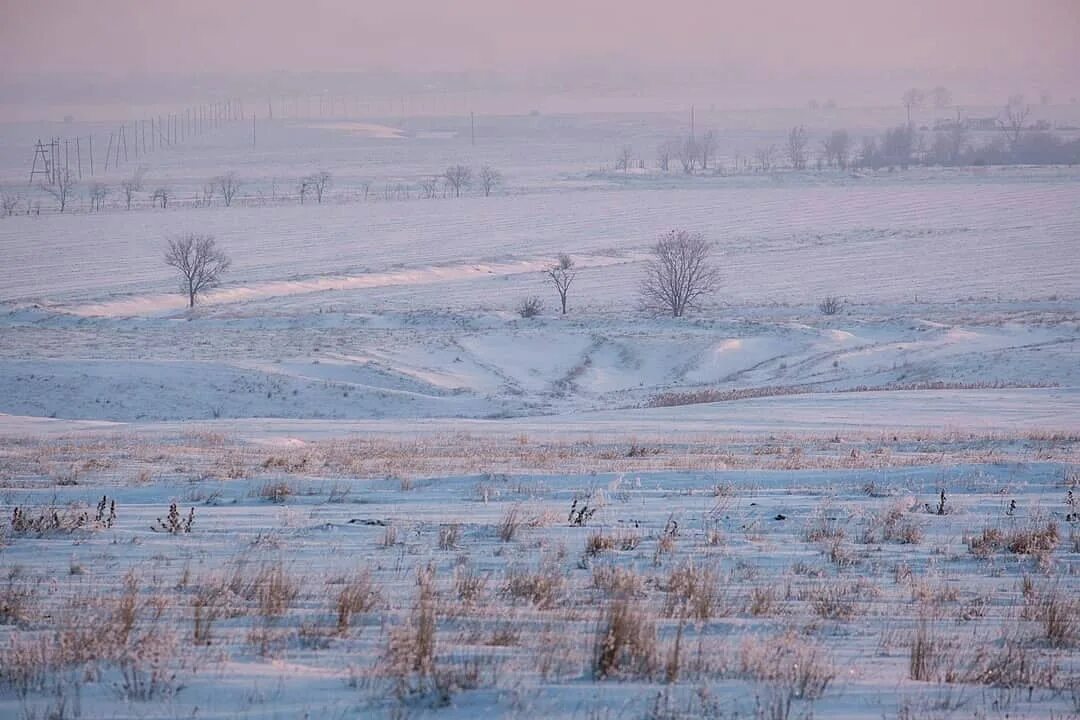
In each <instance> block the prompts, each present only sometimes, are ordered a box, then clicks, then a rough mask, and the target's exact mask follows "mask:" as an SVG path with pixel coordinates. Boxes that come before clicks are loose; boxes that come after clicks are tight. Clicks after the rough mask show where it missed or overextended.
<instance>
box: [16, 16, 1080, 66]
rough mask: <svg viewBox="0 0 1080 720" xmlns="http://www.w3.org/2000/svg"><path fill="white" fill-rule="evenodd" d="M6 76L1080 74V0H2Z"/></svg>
mask: <svg viewBox="0 0 1080 720" xmlns="http://www.w3.org/2000/svg"><path fill="white" fill-rule="evenodd" d="M0 20H2V22H0V74H4V73H5V72H12V73H25V72H34V71H45V72H48V71H101V72H108V73H125V72H129V71H130V72H138V73H142V72H159V71H168V72H180V73H184V72H193V71H224V72H230V71H243V72H246V71H271V70H371V69H384V70H397V71H402V72H409V71H415V70H447V71H459V70H504V71H511V72H519V71H525V70H529V69H544V68H551V67H557V68H563V69H565V68H568V67H572V66H573V65H574V64H575V63H577V62H581V61H587V62H590V63H592V64H596V63H602V62H604V61H608V62H610V63H611V64H612V65H613V66H614V67H619V66H620V65H625V64H627V63H629V64H630V65H632V66H633V67H635V68H649V67H687V66H701V67H705V68H709V69H716V68H721V67H725V66H728V67H737V68H739V69H740V70H746V71H756V72H760V73H776V74H780V75H785V74H786V75H798V74H800V73H829V72H848V71H852V70H854V71H857V72H858V73H860V74H863V75H865V74H867V73H872V72H876V71H881V72H897V71H903V72H907V71H929V70H935V69H937V70H943V71H958V72H968V71H976V72H977V71H986V70H988V69H989V70H990V71H995V70H997V71H1003V72H1008V73H1014V74H1017V75H1018V76H1024V77H1031V78H1036V77H1040V76H1042V77H1046V78H1049V79H1052V80H1054V81H1056V82H1059V83H1060V82H1061V81H1066V82H1070V81H1074V80H1075V78H1076V76H1077V75H1078V74H1080V71H1077V70H1076V68H1080V0H885V1H882V0H813V1H810V0H740V1H739V2H729V1H727V0H712V1H711V2H710V1H709V0H664V1H662V2H657V1H656V0H647V1H645V0H449V1H448V0H353V1H351V2H349V1H346V0H284V1H283V0H259V1H253V0H3V13H2V18H0Z"/></svg>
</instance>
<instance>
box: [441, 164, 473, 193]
mask: <svg viewBox="0 0 1080 720" xmlns="http://www.w3.org/2000/svg"><path fill="white" fill-rule="evenodd" d="M443 177H444V178H446V182H447V183H449V185H450V189H451V190H453V191H454V197H461V191H462V190H468V189H469V186H470V185H472V170H470V169H469V168H468V167H467V166H465V165H452V166H451V167H448V168H446V172H445V173H443Z"/></svg>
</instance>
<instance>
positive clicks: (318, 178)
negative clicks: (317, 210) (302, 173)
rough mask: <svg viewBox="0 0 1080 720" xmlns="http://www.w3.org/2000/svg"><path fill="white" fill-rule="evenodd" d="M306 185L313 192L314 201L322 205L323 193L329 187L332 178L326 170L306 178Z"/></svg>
mask: <svg viewBox="0 0 1080 720" xmlns="http://www.w3.org/2000/svg"><path fill="white" fill-rule="evenodd" d="M306 180H307V183H308V185H309V186H311V189H312V190H314V191H315V200H316V201H317V202H318V203H319V204H320V205H322V199H323V193H325V192H326V189H327V188H328V187H330V182H331V181H332V180H333V176H332V175H330V172H329V171H327V170H319V171H318V172H314V173H312V174H310V175H308V176H307V178H306Z"/></svg>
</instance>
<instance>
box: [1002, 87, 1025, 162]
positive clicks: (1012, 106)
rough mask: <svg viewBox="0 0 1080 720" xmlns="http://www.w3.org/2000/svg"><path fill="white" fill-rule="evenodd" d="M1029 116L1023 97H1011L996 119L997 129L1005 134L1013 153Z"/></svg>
mask: <svg viewBox="0 0 1080 720" xmlns="http://www.w3.org/2000/svg"><path fill="white" fill-rule="evenodd" d="M1030 114H1031V106H1030V105H1028V104H1026V103H1025V102H1024V96H1023V95H1013V96H1012V97H1010V98H1009V102H1008V103H1007V104H1006V105H1005V108H1004V109H1003V110H1002V111H1001V117H1000V118H998V127H1000V128H1001V130H1002V132H1004V133H1005V137H1006V138H1008V140H1009V147H1010V148H1011V149H1012V150H1013V151H1014V152H1015V151H1016V148H1017V146H1018V145H1019V144H1020V135H1021V134H1022V133H1023V132H1024V126H1025V123H1027V118H1028V115H1030Z"/></svg>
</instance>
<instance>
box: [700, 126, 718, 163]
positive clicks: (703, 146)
mask: <svg viewBox="0 0 1080 720" xmlns="http://www.w3.org/2000/svg"><path fill="white" fill-rule="evenodd" d="M698 152H699V153H701V169H702V170H708V169H709V163H710V162H711V161H712V159H713V156H714V155H716V132H715V131H713V130H706V131H705V134H704V135H702V136H701V140H699V141H698Z"/></svg>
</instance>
